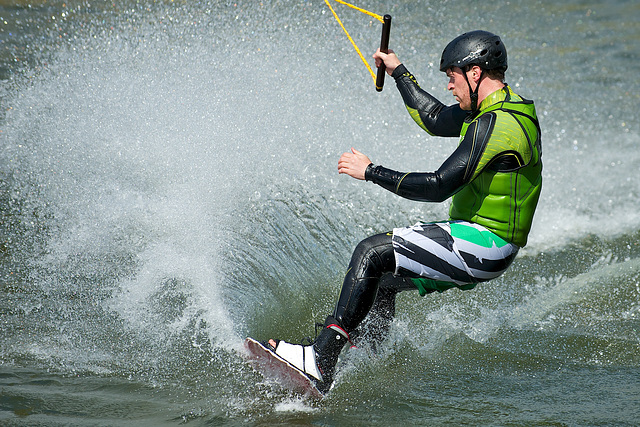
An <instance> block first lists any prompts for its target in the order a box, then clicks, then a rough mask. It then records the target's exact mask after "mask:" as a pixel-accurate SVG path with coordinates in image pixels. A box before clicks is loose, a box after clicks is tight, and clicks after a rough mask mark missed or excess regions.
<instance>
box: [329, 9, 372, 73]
mask: <svg viewBox="0 0 640 427" xmlns="http://www.w3.org/2000/svg"><path fill="white" fill-rule="evenodd" d="M333 1H335V2H336V3H340V4H343V5H345V6H349V7H350V8H352V9H355V10H357V11H358V12H362V13H364V14H365V15H369V16H371V17H373V18H375V19H377V20H378V21H380V22H382V23H383V24H384V18H383V17H382V16H380V15H378V14H376V13H373V12H369V11H368V10H364V9H362V8H359V7H357V6H354V5H352V4H349V3H347V2H345V1H342V0H333ZM324 2H325V3H326V4H327V6H329V9H330V10H331V13H333V16H334V17H335V18H336V21H338V24H340V26H341V27H342V29H343V30H344V33H345V34H346V35H347V37H348V38H349V41H350V42H351V44H352V45H353V47H354V49H355V50H356V52H357V53H358V55H359V56H360V59H362V62H364V65H366V66H367V69H368V70H369V72H370V73H371V77H373V81H374V83H375V82H376V74H375V73H374V72H373V70H372V69H371V66H370V65H369V63H368V62H367V60H366V59H365V58H364V56H363V55H362V52H360V49H358V45H356V42H354V41H353V39H352V38H351V36H350V35H349V32H348V31H347V29H346V28H345V27H344V25H343V24H342V21H341V20H340V18H338V14H337V13H336V11H335V10H333V7H331V3H329V0H324Z"/></svg>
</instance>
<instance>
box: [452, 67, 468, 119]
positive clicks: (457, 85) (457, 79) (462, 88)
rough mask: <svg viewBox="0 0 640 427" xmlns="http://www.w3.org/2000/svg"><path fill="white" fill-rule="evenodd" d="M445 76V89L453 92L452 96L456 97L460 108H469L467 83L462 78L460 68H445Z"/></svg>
mask: <svg viewBox="0 0 640 427" xmlns="http://www.w3.org/2000/svg"><path fill="white" fill-rule="evenodd" d="M447 77H449V84H448V85H447V90H450V91H452V92H453V96H454V97H455V98H456V101H458V102H459V103H460V108H462V109H463V110H471V97H470V94H469V85H468V84H467V81H466V80H465V78H464V75H463V71H462V69H460V68H458V67H451V68H449V69H448V70H447Z"/></svg>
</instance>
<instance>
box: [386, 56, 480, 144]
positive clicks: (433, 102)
mask: <svg viewBox="0 0 640 427" xmlns="http://www.w3.org/2000/svg"><path fill="white" fill-rule="evenodd" d="M392 77H393V78H394V79H395V81H396V85H397V87H398V90H399V91H400V95H402V100H403V101H404V104H405V106H406V107H407V111H409V114H410V115H411V117H412V118H413V120H414V121H415V122H416V123H417V124H418V125H419V126H420V127H421V128H422V129H424V130H425V131H427V132H428V133H429V134H430V135H434V136H450V137H457V136H460V130H461V129H462V124H463V122H464V119H465V118H466V117H467V115H468V112H467V111H464V110H463V109H462V108H460V105H459V104H454V105H450V106H446V105H444V104H443V103H442V102H440V101H438V100H437V99H436V98H434V97H433V96H432V95H431V94H429V93H428V92H426V91H424V90H422V89H421V88H420V86H419V85H418V82H417V81H416V79H415V77H414V76H413V75H412V74H411V73H410V72H409V71H408V70H407V68H406V67H405V66H404V65H402V64H400V65H399V66H398V67H396V69H395V70H394V71H393V74H392Z"/></svg>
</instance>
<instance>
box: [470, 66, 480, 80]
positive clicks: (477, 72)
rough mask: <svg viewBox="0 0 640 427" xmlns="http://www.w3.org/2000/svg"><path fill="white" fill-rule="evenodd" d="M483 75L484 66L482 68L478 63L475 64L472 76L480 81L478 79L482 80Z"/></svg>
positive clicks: (472, 68)
mask: <svg viewBox="0 0 640 427" xmlns="http://www.w3.org/2000/svg"><path fill="white" fill-rule="evenodd" d="M481 75H482V68H480V67H479V66H477V65H473V66H472V67H471V78H472V79H473V81H474V82H475V83H478V81H480V76H481Z"/></svg>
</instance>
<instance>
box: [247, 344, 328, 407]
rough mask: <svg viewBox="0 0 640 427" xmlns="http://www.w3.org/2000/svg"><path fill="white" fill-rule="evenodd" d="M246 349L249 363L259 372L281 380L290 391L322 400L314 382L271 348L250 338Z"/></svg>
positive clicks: (283, 385)
mask: <svg viewBox="0 0 640 427" xmlns="http://www.w3.org/2000/svg"><path fill="white" fill-rule="evenodd" d="M244 347H245V348H246V349H247V352H248V359H249V363H251V365H252V366H253V367H254V368H255V369H256V370H257V371H258V372H260V373H262V374H263V375H265V376H267V377H271V378H274V379H277V380H279V381H280V383H281V385H282V387H284V388H286V389H288V390H291V391H294V392H296V393H300V394H302V395H304V396H311V397H313V398H315V399H322V397H323V395H322V393H321V392H320V390H318V388H317V387H316V386H315V384H314V383H313V381H311V379H309V377H307V376H306V375H305V374H304V373H303V372H302V371H301V370H300V369H298V368H296V367H295V366H293V365H292V364H290V363H289V362H287V361H286V360H284V359H283V358H282V357H280V356H278V355H277V354H276V352H275V351H273V350H272V349H271V348H270V346H268V345H267V344H262V343H260V342H259V341H256V340H254V339H253V338H250V337H249V338H247V339H246V340H245V342H244Z"/></svg>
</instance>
